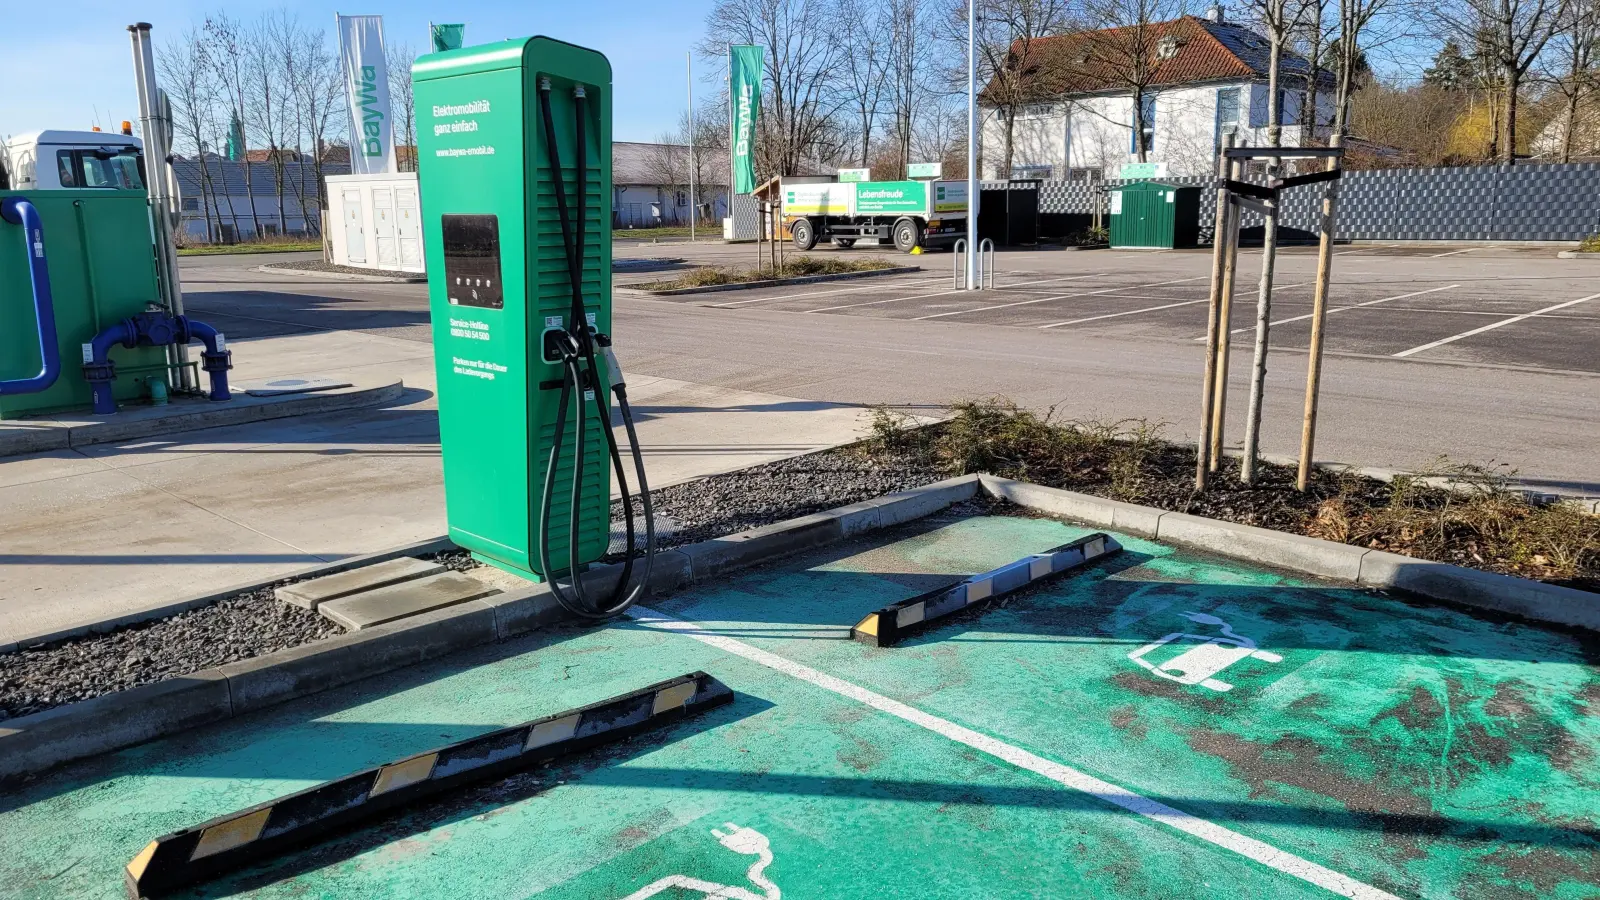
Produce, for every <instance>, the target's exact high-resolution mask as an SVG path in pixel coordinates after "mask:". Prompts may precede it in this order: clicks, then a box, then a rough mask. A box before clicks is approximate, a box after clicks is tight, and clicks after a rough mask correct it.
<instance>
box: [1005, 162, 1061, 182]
mask: <svg viewBox="0 0 1600 900" xmlns="http://www.w3.org/2000/svg"><path fill="white" fill-rule="evenodd" d="M1055 174H1056V167H1055V166H1016V167H1014V168H1013V169H1012V170H1011V177H1012V178H1013V179H1017V180H1022V181H1030V180H1038V181H1049V180H1050V179H1051V178H1054V177H1055Z"/></svg>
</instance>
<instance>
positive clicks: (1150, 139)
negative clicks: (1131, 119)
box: [1128, 94, 1156, 155]
mask: <svg viewBox="0 0 1600 900" xmlns="http://www.w3.org/2000/svg"><path fill="white" fill-rule="evenodd" d="M1139 105H1140V106H1141V107H1143V109H1144V116H1143V118H1144V149H1145V152H1150V151H1153V150H1155V149H1156V95H1155V94H1145V95H1144V96H1143V97H1141V98H1140V103H1139ZM1137 127H1139V126H1138V123H1137V122H1136V123H1134V124H1133V125H1131V126H1129V128H1128V152H1129V153H1131V154H1134V155H1138V153H1139V141H1138V140H1137V138H1136V137H1135V135H1134V133H1133V129H1134V128H1137Z"/></svg>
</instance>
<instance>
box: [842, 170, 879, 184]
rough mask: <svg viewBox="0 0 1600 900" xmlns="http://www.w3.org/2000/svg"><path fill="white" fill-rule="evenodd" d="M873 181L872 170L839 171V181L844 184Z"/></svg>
mask: <svg viewBox="0 0 1600 900" xmlns="http://www.w3.org/2000/svg"><path fill="white" fill-rule="evenodd" d="M871 180H872V170H871V169H840V170H839V181H840V182H842V183H846V184H848V183H850V182H858V181H871Z"/></svg>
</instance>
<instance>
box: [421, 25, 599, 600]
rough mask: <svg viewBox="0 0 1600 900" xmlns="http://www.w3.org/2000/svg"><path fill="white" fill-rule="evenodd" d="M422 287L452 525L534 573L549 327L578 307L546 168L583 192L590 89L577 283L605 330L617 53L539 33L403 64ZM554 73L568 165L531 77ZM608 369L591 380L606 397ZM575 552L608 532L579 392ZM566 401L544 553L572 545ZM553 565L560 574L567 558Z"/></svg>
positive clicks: (570, 190)
mask: <svg viewBox="0 0 1600 900" xmlns="http://www.w3.org/2000/svg"><path fill="white" fill-rule="evenodd" d="M411 71H412V79H413V81H414V83H415V96H416V108H417V145H418V147H417V150H418V153H417V157H418V180H419V186H420V190H421V195H422V213H423V225H422V233H423V242H424V247H425V253H426V258H427V265H428V298H429V308H430V310H431V312H432V316H433V346H434V355H435V359H436V361H437V367H438V382H439V383H438V392H439V396H438V402H439V443H440V449H441V451H442V454H443V457H444V486H445V507H446V514H447V516H448V518H449V523H450V539H451V540H453V541H455V542H456V544H458V545H459V546H461V547H464V548H466V549H468V550H471V551H472V552H473V554H474V555H475V556H477V557H478V558H479V559H481V560H483V561H485V562H488V563H490V564H492V565H495V566H498V567H500V568H503V569H506V570H507V571H510V572H514V573H516V574H519V575H524V576H527V577H529V578H534V579H540V578H542V576H543V575H544V573H542V572H540V570H539V562H538V559H539V553H538V547H537V546H536V541H537V535H538V533H539V516H540V502H541V500H542V492H543V488H544V475H545V470H546V467H547V464H548V461H549V456H550V447H551V443H552V441H553V440H554V439H555V419H556V411H557V406H558V404H559V399H560V395H561V384H562V375H563V371H564V370H563V368H562V366H561V365H560V362H559V360H552V359H547V358H546V357H545V355H544V346H543V345H544V340H543V335H544V333H545V332H546V331H547V330H552V329H560V328H562V327H563V325H564V324H565V321H566V318H567V316H568V315H569V314H570V311H571V308H572V293H571V288H570V281H569V278H568V268H567V259H566V255H565V254H566V250H565V244H564V243H563V241H562V232H561V222H560V219H559V218H558V216H557V208H556V199H555V189H554V185H553V182H552V179H553V178H556V177H560V178H563V179H565V184H566V191H567V197H568V202H569V203H573V204H576V202H577V197H578V196H579V195H580V191H579V190H578V185H577V167H576V162H577V154H578V152H579V148H578V147H577V141H576V120H575V118H574V116H575V111H576V109H577V104H576V103H575V101H574V98H573V89H574V88H575V87H577V86H580V85H581V86H582V87H583V88H584V91H585V94H586V96H587V110H588V116H587V119H586V121H587V125H586V126H585V129H586V131H587V136H586V141H585V143H586V144H587V145H588V146H586V147H584V148H583V149H582V152H583V153H584V154H586V157H585V158H586V159H587V168H588V184H587V185H586V187H585V189H584V190H583V191H582V192H581V195H582V196H583V198H584V203H585V204H587V212H586V214H585V218H584V221H585V224H586V228H585V229H584V230H585V235H586V238H585V242H584V259H583V260H582V267H583V268H582V271H583V278H582V281H583V295H584V296H583V299H584V302H585V309H586V310H587V312H588V315H589V317H590V318H591V320H592V321H593V323H594V324H595V326H596V327H597V328H599V329H600V330H601V331H603V332H607V333H609V332H610V331H611V154H610V152H609V148H610V147H611V64H610V63H609V62H607V61H606V58H605V57H604V56H602V55H601V54H599V53H596V52H595V51H593V50H585V49H583V48H581V47H575V46H573V45H571V44H567V43H563V42H561V41H557V40H552V39H550V38H544V37H535V38H522V39H518V40H511V41H502V42H500V43H496V44H483V45H479V46H475V47H468V48H463V49H460V50H450V51H447V52H444V53H436V54H432V55H429V56H424V57H422V58H421V59H419V60H417V62H416V65H415V66H413V68H412V70H411ZM546 77H548V78H549V79H550V81H551V85H552V89H551V91H550V98H551V112H552V121H553V124H554V126H555V133H556V135H557V155H558V156H559V158H560V162H561V165H562V171H561V172H560V173H553V172H551V170H550V163H549V153H548V148H547V147H546V142H545V131H544V127H543V123H542V121H541V116H540V107H539V94H538V85H539V81H540V79H541V78H546ZM575 212H576V211H575V210H574V214H575ZM608 388H609V385H604V384H603V385H600V389H601V390H602V392H603V396H605V397H606V398H608V400H609V396H610V394H609V390H608ZM587 411H588V415H586V416H584V417H583V419H582V421H583V422H584V423H585V429H586V430H585V441H586V446H585V452H584V459H583V460H582V461H581V465H582V466H583V469H582V475H583V479H584V481H583V503H582V509H581V511H580V513H581V518H580V525H579V527H578V529H577V530H578V535H577V543H578V553H579V560H580V564H587V563H589V562H592V561H594V560H596V559H599V558H600V556H601V555H603V554H604V553H605V551H606V547H607V545H608V544H609V543H610V526H611V515H610V505H611V504H610V497H611V473H610V470H609V469H608V468H607V464H608V457H607V452H606V435H605V432H604V431H602V427H603V426H602V425H601V423H600V419H599V416H598V415H596V414H595V411H594V409H593V401H592V400H590V401H589V403H588V406H587ZM576 420H577V417H576V416H575V415H573V416H569V417H568V420H567V426H566V430H567V434H566V435H564V436H563V440H564V449H563V451H562V456H561V466H560V468H559V469H558V471H557V476H556V479H555V484H556V485H557V490H556V491H555V492H554V493H555V494H556V496H555V497H554V498H553V502H552V507H551V514H550V516H551V524H550V541H549V547H550V558H551V560H552V565H553V566H554V565H555V564H554V561H555V560H557V559H559V560H561V561H562V562H563V563H565V562H566V561H567V559H568V553H567V548H568V546H569V545H568V523H569V521H570V516H569V510H570V499H569V495H568V494H567V490H566V489H567V488H568V487H569V486H570V485H571V484H572V477H573V468H572V467H573V465H574V460H573V449H574V447H573V442H574V437H575V433H576V428H575V425H574V422H575V421H576ZM556 568H557V574H560V573H561V572H562V571H563V569H562V568H561V567H556Z"/></svg>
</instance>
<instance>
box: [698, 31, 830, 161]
mask: <svg viewBox="0 0 1600 900" xmlns="http://www.w3.org/2000/svg"><path fill="white" fill-rule="evenodd" d="M836 11H837V10H836V9H835V8H834V7H831V6H830V5H829V4H828V3H827V2H826V0H716V3H715V4H714V5H713V6H712V8H711V12H710V13H709V14H708V15H707V16H706V37H705V39H704V40H703V41H701V43H700V45H699V50H700V53H701V55H702V56H704V57H705V58H706V59H708V60H710V61H713V62H718V63H722V64H724V65H725V64H726V56H725V54H726V52H727V45H728V44H756V45H759V46H761V47H763V48H765V51H766V66H765V70H764V73H763V89H762V100H761V120H760V122H759V127H758V129H757V149H756V162H757V167H758V168H759V169H760V172H758V175H759V176H762V177H771V176H772V175H792V174H796V173H798V172H799V171H800V170H801V169H802V168H803V167H805V164H806V163H807V162H808V161H812V160H821V159H826V158H830V157H832V156H833V155H834V149H835V147H836V146H837V145H838V144H839V141H838V135H837V133H836V131H835V129H834V126H833V121H832V119H833V116H834V114H835V113H836V112H837V111H838V110H839V109H840V107H841V106H842V105H843V103H842V102H841V99H840V96H839V91H838V89H837V83H836V81H835V79H834V73H835V72H836V71H837V70H838V69H839V67H840V63H841V59H842V58H843V55H844V53H845V52H846V44H845V38H846V37H847V36H848V35H847V34H840V31H841V25H840V22H839V20H838V18H837V16H836V15H835V13H836ZM845 30H847V29H845ZM851 143H852V144H853V142H851Z"/></svg>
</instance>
